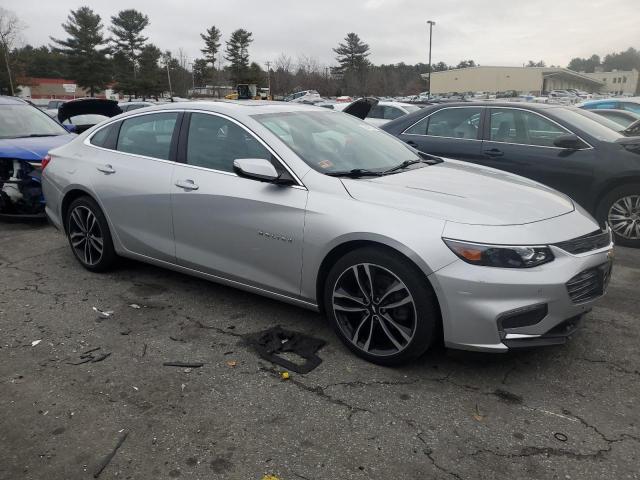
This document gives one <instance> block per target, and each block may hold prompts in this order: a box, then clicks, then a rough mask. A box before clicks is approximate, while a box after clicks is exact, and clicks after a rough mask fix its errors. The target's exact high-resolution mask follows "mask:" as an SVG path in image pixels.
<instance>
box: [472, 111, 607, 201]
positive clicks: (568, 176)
mask: <svg viewBox="0 0 640 480" xmlns="http://www.w3.org/2000/svg"><path fill="white" fill-rule="evenodd" d="M485 131H486V138H485V140H484V142H483V154H484V158H483V160H482V163H483V164H484V165H486V166H489V167H493V168H497V169H500V170H505V171H508V172H511V173H515V174H517V175H522V176H523V177H527V178H530V179H532V180H536V181H538V182H540V183H543V184H545V185H548V186H549V187H552V188H554V189H556V190H558V191H560V192H563V193H565V194H566V195H569V196H570V197H571V198H573V199H575V200H576V201H577V202H578V203H580V204H582V205H590V199H589V198H588V195H589V192H590V191H591V185H592V182H593V164H594V160H595V151H594V150H593V149H592V148H591V147H590V146H589V145H587V144H586V143H585V144H584V148H583V149H580V150H568V149H564V148H558V147H556V146H555V145H554V140H555V139H556V138H558V137H560V136H563V135H568V134H571V133H572V132H570V131H568V130H567V129H566V128H564V127H563V126H561V125H559V124H558V123H556V122H554V121H553V120H551V119H549V118H547V117H545V116H542V115H540V114H538V113H536V112H532V111H529V110H524V109H519V108H492V109H490V112H489V119H488V125H487V128H486V129H485Z"/></svg>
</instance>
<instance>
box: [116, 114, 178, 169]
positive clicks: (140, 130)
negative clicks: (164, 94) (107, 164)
mask: <svg viewBox="0 0 640 480" xmlns="http://www.w3.org/2000/svg"><path fill="white" fill-rule="evenodd" d="M177 120H178V113H177V112H170V113H154V114H151V115H141V116H139V117H133V118H130V119H128V120H124V121H123V122H122V127H121V128H120V135H118V143H117V146H116V149H117V150H118V151H120V152H125V153H134V154H136V155H144V156H145V157H153V158H159V159H161V160H169V155H170V151H171V138H172V137H173V131H174V128H175V125H176V121H177Z"/></svg>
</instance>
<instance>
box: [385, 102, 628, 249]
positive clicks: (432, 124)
mask: <svg viewBox="0 0 640 480" xmlns="http://www.w3.org/2000/svg"><path fill="white" fill-rule="evenodd" d="M603 122H610V121H608V120H606V119H605V118H603V117H600V116H597V115H595V114H594V113H592V112H588V111H586V110H581V109H578V108H575V107H565V106H560V105H547V104H527V103H518V104H513V103H496V102H474V103H467V104H463V103H458V104H442V105H435V106H430V107H426V108H424V109H423V110H421V111H419V112H415V113H412V114H409V115H406V116H404V117H400V118H399V119H397V120H393V121H391V122H389V123H387V124H386V125H383V126H382V127H381V128H382V129H383V130H385V131H387V132H389V133H391V134H393V135H395V136H397V137H398V138H400V139H401V140H403V141H405V142H406V143H408V144H409V145H411V146H412V147H414V148H416V149H418V150H420V151H423V152H426V153H430V154H433V155H441V156H443V157H449V158H455V159H458V160H463V161H466V162H470V163H474V164H477V165H482V166H486V167H491V168H495V169H498V170H503V171H507V172H510V173H515V174H517V175H521V176H523V177H527V178H530V179H533V180H536V181H537V182H540V183H542V184H544V185H548V186H550V187H552V188H554V189H556V190H559V191H561V192H563V193H565V194H566V195H568V196H570V197H571V198H573V199H575V200H576V201H577V202H578V204H580V205H581V206H582V207H584V208H585V209H586V210H587V211H588V212H589V213H591V214H592V215H593V216H594V217H595V218H596V219H597V220H598V221H599V222H600V224H601V225H604V224H605V223H608V224H610V225H611V227H612V229H613V231H614V233H615V238H616V242H618V243H620V244H622V245H627V246H631V247H636V248H637V247H640V138H638V137H627V136H625V135H624V134H623V133H620V132H619V131H616V130H615V124H613V125H614V127H613V128H610V127H609V126H606V125H604V124H603Z"/></svg>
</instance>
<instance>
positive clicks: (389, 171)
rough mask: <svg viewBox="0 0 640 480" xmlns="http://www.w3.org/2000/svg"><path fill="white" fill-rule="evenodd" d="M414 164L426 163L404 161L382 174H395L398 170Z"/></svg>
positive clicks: (422, 161) (421, 161)
mask: <svg viewBox="0 0 640 480" xmlns="http://www.w3.org/2000/svg"><path fill="white" fill-rule="evenodd" d="M416 163H426V162H425V161H424V160H405V161H404V162H402V163H401V164H399V165H396V166H395V167H391V168H390V169H388V170H385V171H384V172H382V174H383V175H386V174H388V173H393V172H397V171H398V170H403V169H405V168H407V167H408V166H410V165H415V164H416Z"/></svg>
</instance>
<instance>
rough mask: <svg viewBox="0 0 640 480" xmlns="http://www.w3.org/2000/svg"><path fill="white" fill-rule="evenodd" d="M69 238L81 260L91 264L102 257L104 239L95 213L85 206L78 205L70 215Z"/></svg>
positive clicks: (94, 263)
mask: <svg viewBox="0 0 640 480" xmlns="http://www.w3.org/2000/svg"><path fill="white" fill-rule="evenodd" d="M69 240H70V241H71V247H72V248H73V249H74V251H75V252H76V255H77V256H78V258H79V259H80V260H82V261H83V262H84V263H85V264H87V265H89V266H93V265H96V264H97V263H98V262H100V260H101V259H102V252H103V250H104V239H103V237H102V230H101V229H100V223H99V222H98V219H97V218H96V216H95V214H94V213H93V212H92V211H91V210H90V209H89V208H87V207H85V206H81V205H79V206H77V207H75V208H74V209H73V210H72V211H71V215H69Z"/></svg>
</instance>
